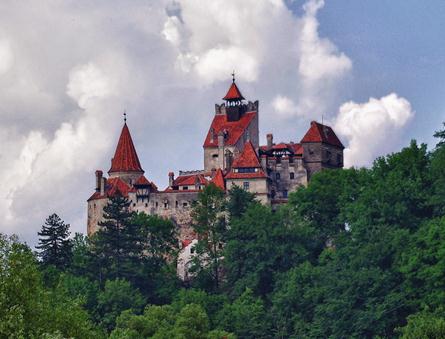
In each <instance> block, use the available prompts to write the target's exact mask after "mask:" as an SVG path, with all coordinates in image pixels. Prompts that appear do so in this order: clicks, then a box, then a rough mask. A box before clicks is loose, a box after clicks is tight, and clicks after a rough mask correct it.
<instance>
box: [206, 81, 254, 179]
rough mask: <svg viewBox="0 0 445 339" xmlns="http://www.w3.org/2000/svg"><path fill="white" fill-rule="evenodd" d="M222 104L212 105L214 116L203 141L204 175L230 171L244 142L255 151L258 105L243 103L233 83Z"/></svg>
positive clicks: (233, 82) (238, 90)
mask: <svg viewBox="0 0 445 339" xmlns="http://www.w3.org/2000/svg"><path fill="white" fill-rule="evenodd" d="M222 99H223V100H224V103H223V104H220V105H218V104H216V105H215V116H214V117H213V121H212V124H211V125H210V129H209V131H208V133H207V136H206V138H205V140H204V145H203V147H204V171H211V170H215V169H222V170H228V169H230V167H231V165H232V162H233V159H234V158H235V157H236V156H238V155H239V154H240V153H241V152H242V150H243V148H244V145H245V143H246V142H247V141H250V142H251V143H252V145H253V146H254V147H255V148H256V149H258V147H259V130H258V101H255V102H250V101H248V102H246V99H245V98H244V96H243V95H242V94H241V91H240V89H239V88H238V86H237V84H236V82H235V73H232V83H231V84H230V87H229V89H228V91H227V93H226V95H225V96H224V97H223V98H222Z"/></svg>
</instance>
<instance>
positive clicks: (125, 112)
mask: <svg viewBox="0 0 445 339" xmlns="http://www.w3.org/2000/svg"><path fill="white" fill-rule="evenodd" d="M124 123H127V110H125V111H124Z"/></svg>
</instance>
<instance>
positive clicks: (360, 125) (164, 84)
mask: <svg viewBox="0 0 445 339" xmlns="http://www.w3.org/2000/svg"><path fill="white" fill-rule="evenodd" d="M444 32H445V2H444V1H438V0H429V1H413V0H409V1H402V0H400V1H396V0H392V1H357V0H349V1H346V0H335V1H333V0H330V1H329V0H326V1H323V0H306V1H291V0H288V1H287V2H283V0H242V1H241V0H209V1H202V0H159V1H148V0H147V1H143V0H140V1H124V0H109V1H88V2H86V1H85V2H82V1H76V2H59V1H55V0H46V1H39V2H33V3H27V4H25V3H21V2H17V1H13V0H5V1H2V2H0V102H1V103H2V104H1V105H0V145H1V146H0V214H1V215H2V216H4V217H3V219H1V220H0V232H5V233H9V234H11V233H17V234H19V235H20V236H21V237H22V239H24V240H27V241H29V242H31V243H32V242H34V241H35V239H36V233H37V231H38V230H39V228H40V226H41V224H42V223H43V221H44V219H45V218H46V217H47V216H48V215H49V214H51V213H53V212H57V213H59V214H60V216H61V217H62V218H63V219H64V220H65V221H66V222H68V223H71V225H72V230H73V232H74V231H79V232H85V230H86V199H87V198H88V197H89V196H90V195H91V193H92V190H93V188H94V171H95V170H96V169H102V170H104V171H105V172H106V171H107V170H108V169H109V165H110V159H111V157H112V155H113V153H114V149H115V147H116V143H117V139H118V136H119V133H120V130H121V128H122V113H123V111H124V110H126V111H127V113H128V125H129V127H130V131H131V133H132V136H133V140H134V142H135V145H136V149H137V151H138V154H139V157H140V160H141V163H142V166H143V168H144V169H145V171H146V176H147V177H148V179H149V180H152V181H154V182H155V183H156V184H157V185H158V186H159V187H160V188H164V187H165V186H166V185H167V181H168V178H167V173H168V172H169V171H171V170H173V171H175V172H177V171H178V170H181V169H185V170H187V169H200V168H202V166H203V156H202V143H203V140H204V136H205V135H206V133H207V130H208V127H209V124H210V122H211V120H212V117H213V114H214V104H215V103H221V98H222V97H223V96H224V94H225V92H226V90H227V88H228V86H229V85H230V82H231V76H230V74H231V72H232V70H233V69H235V70H236V78H237V83H238V85H239V87H240V89H241V91H242V93H243V95H244V96H245V97H246V98H247V99H249V100H256V99H258V100H260V134H261V135H260V139H261V140H262V141H263V142H265V135H266V134H267V133H270V132H272V133H273V134H274V140H276V141H277V142H279V141H289V140H293V141H296V142H298V141H299V140H300V139H301V137H302V136H303V134H304V133H305V131H306V130H307V129H308V127H309V123H310V121H311V120H319V121H320V120H321V118H322V116H323V117H324V121H325V122H327V123H328V124H330V125H331V126H332V127H333V128H334V130H335V131H336V133H337V134H338V135H339V137H340V139H341V140H342V141H343V143H344V144H345V145H346V150H345V161H346V163H347V165H348V166H356V167H360V166H369V165H370V164H372V161H373V160H374V159H375V158H376V157H378V156H382V155H385V154H387V153H390V152H394V151H397V150H399V149H400V148H401V147H403V146H404V145H407V144H408V142H409V140H410V139H412V138H415V139H417V140H418V141H419V142H427V143H429V144H430V146H431V145H432V144H433V143H434V140H433V138H432V134H433V133H434V131H435V130H437V129H439V128H440V127H441V122H442V121H444V120H445V104H444V103H443V99H442V98H443V93H444V92H445V82H444V79H445V61H444V59H445V58H444V57H445V37H444V36H445V35H444Z"/></svg>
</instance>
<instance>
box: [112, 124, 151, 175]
mask: <svg viewBox="0 0 445 339" xmlns="http://www.w3.org/2000/svg"><path fill="white" fill-rule="evenodd" d="M143 174H144V170H143V169H142V167H141V163H140V162H139V158H138V155H137V153H136V149H135V147H134V144H133V140H132V138H131V134H130V130H129V129H128V126H127V122H126V121H125V122H124V126H123V127H122V132H121V135H120V137H119V142H118V143H117V147H116V151H115V152H114V157H113V158H112V159H111V168H110V170H109V171H108V175H109V177H110V178H116V177H118V178H120V179H122V180H123V181H125V182H126V183H128V184H133V183H135V182H136V180H137V179H138V178H139V177H140V176H141V175H143Z"/></svg>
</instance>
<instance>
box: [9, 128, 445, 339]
mask: <svg viewBox="0 0 445 339" xmlns="http://www.w3.org/2000/svg"><path fill="white" fill-rule="evenodd" d="M444 126H445V125H444ZM435 137H436V138H437V139H436V140H437V145H435V146H434V147H431V149H430V150H428V148H427V146H426V145H425V144H420V145H419V144H418V143H417V142H416V141H412V142H411V143H410V144H409V145H408V146H407V147H405V148H403V149H401V150H400V151H399V152H396V153H393V154H390V155H387V156H385V157H381V158H378V159H376V160H375V161H374V163H373V165H372V166H371V167H370V168H360V169H357V168H349V169H343V170H326V171H322V172H320V173H317V174H316V175H314V176H313V177H312V179H311V182H310V184H309V185H308V187H301V188H300V189H299V190H298V191H296V192H294V193H292V194H290V196H289V202H288V203H287V204H284V205H282V206H280V208H278V209H276V210H272V209H271V208H270V207H269V206H264V205H261V204H260V203H258V202H257V201H255V199H254V197H253V196H252V195H251V194H250V193H248V192H246V191H244V190H242V189H240V188H234V189H232V190H230V191H229V192H228V194H227V195H226V194H225V193H224V192H223V191H221V190H220V189H218V188H217V187H215V186H213V185H210V186H208V187H207V188H206V189H205V190H204V191H203V192H202V193H200V195H199V199H198V200H197V201H196V203H195V204H194V205H193V207H192V217H193V225H192V226H193V228H194V230H195V232H196V234H197V235H198V237H199V239H200V240H199V242H198V244H197V245H196V249H195V250H196V255H195V257H194V259H193V262H192V264H191V266H190V271H191V274H192V275H193V279H191V281H189V282H186V283H184V282H182V281H180V280H179V279H178V278H177V276H176V258H177V254H178V250H179V249H178V242H177V240H176V239H177V238H176V237H177V234H176V232H177V230H176V228H175V226H174V225H173V223H172V222H170V221H169V220H165V219H162V218H159V217H155V216H149V215H146V214H144V213H132V212H129V209H128V207H129V201H128V200H127V199H126V198H125V197H122V196H119V195H117V196H116V197H114V198H112V199H111V200H110V202H109V204H108V205H107V206H106V208H105V212H104V221H103V222H102V223H101V226H102V227H101V230H100V231H99V232H97V233H96V234H95V235H94V236H92V237H91V238H87V237H85V236H84V235H82V234H74V235H71V234H70V229H69V227H70V226H69V224H67V223H65V222H64V221H63V220H62V219H61V218H60V217H59V216H58V215H57V214H52V215H50V216H49V217H48V218H47V219H46V221H44V224H43V226H42V227H41V229H40V231H39V233H38V237H39V244H38V246H37V247H36V248H35V249H31V248H30V247H29V246H27V245H26V244H24V243H22V242H21V241H20V239H18V238H17V237H16V236H14V235H1V236H0V337H1V338H47V339H49V338H95V339H99V338H127V339H139V338H165V339H167V338H192V339H193V338H203V339H204V338H208V339H217V338H230V339H231V338H416V339H418V338H445V129H442V130H440V131H438V132H436V133H435ZM41 223H42V221H37V222H36V221H30V227H34V228H36V230H37V229H38V228H39V227H40V224H41Z"/></svg>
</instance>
